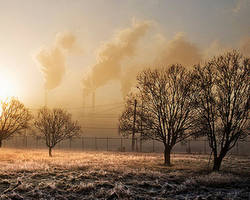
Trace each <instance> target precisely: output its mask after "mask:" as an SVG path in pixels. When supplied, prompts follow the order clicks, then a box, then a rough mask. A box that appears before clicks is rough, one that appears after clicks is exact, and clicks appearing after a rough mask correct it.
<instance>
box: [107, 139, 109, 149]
mask: <svg viewBox="0 0 250 200" xmlns="http://www.w3.org/2000/svg"><path fill="white" fill-rule="evenodd" d="M107 151H109V137H107Z"/></svg>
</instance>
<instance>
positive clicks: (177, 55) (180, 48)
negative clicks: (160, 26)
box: [121, 33, 202, 97]
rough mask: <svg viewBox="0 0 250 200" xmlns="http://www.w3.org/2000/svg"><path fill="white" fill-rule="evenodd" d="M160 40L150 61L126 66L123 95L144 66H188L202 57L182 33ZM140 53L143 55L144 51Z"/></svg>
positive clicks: (122, 86)
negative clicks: (170, 38)
mask: <svg viewBox="0 0 250 200" xmlns="http://www.w3.org/2000/svg"><path fill="white" fill-rule="evenodd" d="M159 39H160V40H161V41H156V44H155V45H154V46H155V48H154V49H156V51H157V55H155V58H152V61H151V63H150V64H149V63H147V64H142V63H138V64H136V65H134V66H131V67H128V68H127V69H126V72H125V73H124V74H123V76H122V78H121V92H122V95H123V96H124V97H125V96H126V95H127V94H128V92H129V91H130V90H131V88H132V87H133V86H134V85H135V84H136V75H137V74H138V72H139V71H141V70H142V69H143V68H145V66H146V67H159V66H165V65H169V64H176V63H179V64H182V65H184V66H186V67H190V66H192V65H194V64H197V63H199V62H200V61H201V59H202V53H201V51H200V50H199V49H198V47H197V46H196V45H194V44H192V43H191V42H190V41H188V39H187V38H186V36H185V35H184V34H183V33H177V34H176V35H175V36H174V38H173V39H172V40H170V41H166V39H165V38H164V37H163V36H161V37H160V38H159ZM140 54H142V55H144V54H145V53H144V52H141V53H140Z"/></svg>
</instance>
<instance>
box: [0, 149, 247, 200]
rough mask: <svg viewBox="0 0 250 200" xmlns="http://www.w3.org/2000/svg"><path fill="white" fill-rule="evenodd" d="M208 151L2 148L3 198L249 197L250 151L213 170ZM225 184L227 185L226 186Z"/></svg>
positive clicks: (228, 159)
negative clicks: (166, 159) (168, 161)
mask: <svg viewBox="0 0 250 200" xmlns="http://www.w3.org/2000/svg"><path fill="white" fill-rule="evenodd" d="M208 158H209V155H194V154H190V155H187V154H172V163H173V165H172V166H170V167H167V166H164V165H163V155H162V154H159V153H129V152H126V153H120V152H94V151H92V152H76V151H74V152H71V151H61V150H55V151H54V152H53V157H49V156H48V151H47V150H17V149H5V148H2V149H0V178H1V179H0V193H2V195H0V199H22V198H23V199H52V198H54V197H56V199H107V198H109V197H110V198H111V197H112V195H114V196H115V197H117V198H118V199H134V198H138V199H140V198H141V199H152V197H154V198H156V199H162V198H163V199H165V198H166V197H172V198H173V199H195V198H196V197H197V196H202V197H204V198H207V197H208V196H210V197H214V198H217V197H218V198H220V197H225V198H226V199H235V198H236V197H239V198H245V197H246V196H247V195H248V193H247V191H246V190H244V189H243V188H246V185H248V184H249V183H250V166H249V161H250V158H249V157H236V156H229V157H227V158H226V159H225V162H224V164H223V166H222V171H221V172H219V173H218V172H217V173H211V163H210V168H209V169H208ZM224 187H227V188H226V189H225V188H224Z"/></svg>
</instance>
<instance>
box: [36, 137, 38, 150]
mask: <svg viewBox="0 0 250 200" xmlns="http://www.w3.org/2000/svg"><path fill="white" fill-rule="evenodd" d="M36 149H38V136H36Z"/></svg>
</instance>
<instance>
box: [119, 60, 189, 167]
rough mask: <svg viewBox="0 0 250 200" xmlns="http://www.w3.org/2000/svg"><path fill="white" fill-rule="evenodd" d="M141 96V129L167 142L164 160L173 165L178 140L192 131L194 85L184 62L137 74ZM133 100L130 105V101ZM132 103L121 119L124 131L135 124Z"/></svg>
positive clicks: (139, 112) (156, 138) (138, 127)
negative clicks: (172, 158)
mask: <svg viewBox="0 0 250 200" xmlns="http://www.w3.org/2000/svg"><path fill="white" fill-rule="evenodd" d="M137 88H138V91H139V92H138V94H137V95H136V97H137V99H138V98H139V99H140V101H141V102H143V107H142V109H140V110H138V112H137V115H138V121H137V126H136V127H137V129H136V130H137V131H138V130H140V129H141V132H142V136H143V138H145V139H153V140H158V141H160V142H162V143H163V144H164V148H165V150H164V160H165V164H166V165H170V153H171V150H172V148H173V147H174V145H175V144H177V143H178V142H181V141H183V140H185V139H186V138H187V137H189V136H190V135H191V134H192V133H191V132H190V131H189V130H190V128H191V127H192V125H193V118H192V117H191V116H192V114H193V111H194V110H193V105H192V96H193V94H194V93H193V91H192V89H193V87H192V79H190V75H189V73H188V72H187V71H186V70H185V68H184V67H183V66H181V65H172V66H170V67H163V68H157V69H146V70H144V71H142V72H141V73H139V75H138V76H137ZM129 101H130V100H129V99H128V101H127V104H128V105H130V104H129ZM127 115H128V116H131V106H127V107H125V111H124V112H123V114H122V115H121V118H120V127H121V129H120V131H121V132H126V130H128V132H129V127H131V125H130V124H131V118H127V117H126V116H127Z"/></svg>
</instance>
